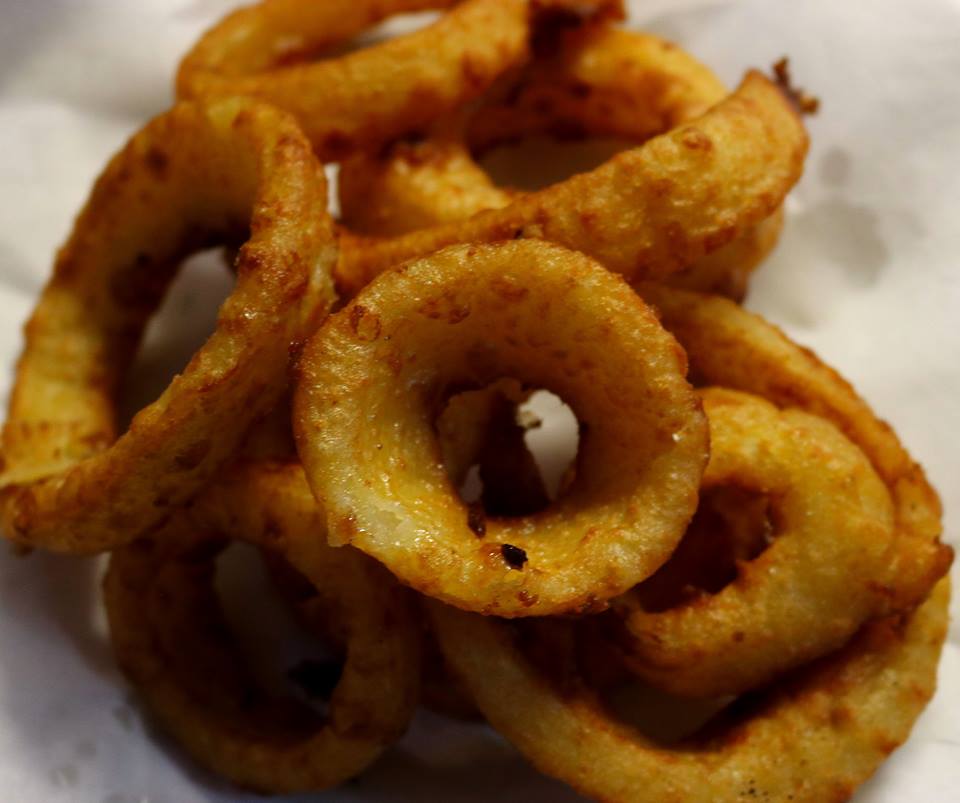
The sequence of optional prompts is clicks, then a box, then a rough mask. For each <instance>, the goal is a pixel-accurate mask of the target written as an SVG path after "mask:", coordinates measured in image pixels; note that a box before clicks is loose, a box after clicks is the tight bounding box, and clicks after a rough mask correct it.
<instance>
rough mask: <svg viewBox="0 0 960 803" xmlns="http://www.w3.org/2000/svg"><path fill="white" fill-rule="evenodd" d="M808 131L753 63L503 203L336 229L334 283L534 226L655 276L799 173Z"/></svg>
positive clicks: (534, 232)
mask: <svg viewBox="0 0 960 803" xmlns="http://www.w3.org/2000/svg"><path fill="white" fill-rule="evenodd" d="M807 144H808V140H807V134H806V131H805V129H804V127H803V123H802V121H801V119H800V113H799V111H798V109H797V107H796V106H795V105H794V101H793V99H792V96H791V95H790V93H789V92H788V91H787V90H786V89H784V88H783V87H781V86H780V85H778V84H776V83H775V82H773V81H771V80H769V79H768V78H766V77H765V76H763V75H762V74H761V73H759V72H756V71H752V72H749V73H748V74H747V76H746V77H745V78H744V80H743V82H742V83H741V84H740V86H739V88H738V89H737V90H736V91H735V92H734V93H733V94H731V95H729V96H728V97H727V98H725V99H724V100H723V101H721V102H720V103H718V104H717V105H716V106H714V107H713V108H712V109H710V110H709V111H707V112H706V113H704V114H703V115H702V116H700V117H698V118H696V119H694V120H691V121H690V122H688V123H686V124H683V125H680V126H677V127H676V128H673V129H671V130H670V131H669V132H667V133H665V134H662V135H660V136H657V137H654V138H653V139H650V140H648V141H647V142H645V143H644V144H643V145H641V146H640V147H637V148H633V149H631V150H627V151H624V152H622V153H619V154H617V155H616V156H614V157H613V158H612V159H610V160H609V161H607V162H606V163H604V164H603V165H601V166H600V167H598V168H597V169H595V170H592V171H590V172H588V173H581V174H578V175H575V176H572V177H571V178H569V179H567V180H565V181H562V182H560V183H558V184H554V185H553V186H551V187H547V188H546V189H544V190H541V191H539V192H534V193H530V194H527V195H523V196H521V197H520V198H518V199H517V200H516V201H514V202H513V203H511V204H510V205H509V206H506V207H504V208H502V209H490V210H486V211H484V212H480V213H478V214H476V215H474V216H473V217H470V218H468V219H466V220H463V221H454V222H450V223H445V224H441V225H438V226H434V227H431V228H428V229H423V230H420V231H414V232H411V233H409V234H406V235H402V236H399V237H395V238H389V239H384V240H377V239H376V238H364V237H360V236H357V235H350V234H349V233H348V232H343V233H341V239H340V243H341V254H340V259H339V261H338V264H337V283H338V286H339V287H340V288H341V289H342V290H343V291H344V292H345V293H346V294H348V295H349V294H352V293H356V292H357V291H358V290H359V289H360V288H361V287H363V286H364V285H365V284H367V282H369V281H370V279H372V278H373V277H374V276H376V275H377V274H378V273H380V272H382V271H383V270H386V269H387V268H389V267H391V266H393V265H396V264H399V263H400V262H403V261H405V260H409V259H413V258H416V257H420V256H423V255H425V254H429V253H432V252H433V251H436V250H438V249H440V248H442V247H444V246H447V245H451V244H454V243H465V242H491V241H496V240H507V239H515V238H537V239H544V240H549V241H551V242H555V243H557V244H559V245H563V246H566V247H568V248H572V249H574V250H578V251H582V252H583V253H585V254H587V255H589V256H591V257H593V258H594V259H596V260H598V261H599V262H601V263H602V264H603V265H605V266H606V267H608V268H609V269H610V270H613V271H616V272H618V273H622V274H624V275H625V276H627V277H628V278H631V279H640V278H645V279H657V278H663V277H665V276H667V275H669V274H671V273H675V272H677V271H679V270H681V269H682V268H684V267H686V266H688V265H691V264H692V263H694V262H695V261H696V260H698V259H700V258H702V257H704V256H705V255H707V254H709V253H711V252H713V251H716V250H717V249H719V248H721V247H722V246H724V245H727V244H728V243H731V242H733V241H735V240H737V239H738V238H739V237H742V236H743V235H744V234H745V233H746V232H747V231H748V230H749V229H750V228H751V227H753V226H756V225H757V224H759V223H761V222H762V221H764V220H766V219H767V218H769V217H770V216H771V215H772V214H773V213H774V212H775V211H776V210H777V209H778V207H779V206H780V204H781V203H782V202H783V199H784V197H785V196H786V194H787V192H788V191H789V190H790V188H791V187H792V186H793V185H794V184H795V183H796V181H797V180H798V179H799V177H800V174H801V172H802V168H803V160H804V157H805V155H806V151H807Z"/></svg>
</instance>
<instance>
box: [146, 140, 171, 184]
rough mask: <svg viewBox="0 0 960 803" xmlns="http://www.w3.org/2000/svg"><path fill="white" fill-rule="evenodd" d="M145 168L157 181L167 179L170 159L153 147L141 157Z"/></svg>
mask: <svg viewBox="0 0 960 803" xmlns="http://www.w3.org/2000/svg"><path fill="white" fill-rule="evenodd" d="M143 159H144V162H145V163H146V165H147V168H148V169H149V170H150V172H151V173H153V175H154V176H155V177H156V178H158V179H163V178H166V177H167V169H168V168H169V166H170V157H169V156H167V154H166V153H164V152H163V151H162V150H161V149H160V148H158V147H156V146H155V145H154V146H152V147H150V148H149V149H148V150H147V152H146V153H145V154H144V156H143Z"/></svg>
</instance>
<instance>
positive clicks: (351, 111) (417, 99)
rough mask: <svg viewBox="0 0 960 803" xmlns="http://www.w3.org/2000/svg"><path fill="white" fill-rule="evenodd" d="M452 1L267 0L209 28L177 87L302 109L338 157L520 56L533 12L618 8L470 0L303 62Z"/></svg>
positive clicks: (442, 107) (549, 0) (611, 0)
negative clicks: (402, 16) (380, 25)
mask: <svg viewBox="0 0 960 803" xmlns="http://www.w3.org/2000/svg"><path fill="white" fill-rule="evenodd" d="M450 6H454V3H453V1H452V0H390V2H382V0H339V1H338V0H324V2H311V3H304V2H302V0H263V1H262V2H260V3H257V4H255V5H252V6H248V7H246V8H241V9H239V10H237V11H235V12H233V13H232V14H230V15H229V16H227V17H225V18H224V19H223V20H221V21H220V22H219V23H218V24H217V25H215V26H214V27H213V28H211V29H210V30H209V31H207V33H206V34H204V36H203V37H202V38H201V39H200V41H199V42H197V44H196V45H195V46H194V48H193V49H192V50H191V51H190V53H188V54H187V56H186V57H185V58H184V60H183V62H182V64H181V65H180V71H179V74H178V76H177V93H178V96H179V97H183V98H208V97H222V96H224V95H246V96H252V97H256V98H260V99H262V100H265V101H268V102H269V103H271V104H273V105H276V106H279V107H280V108H282V109H286V110H287V111H289V112H292V113H293V114H294V115H295V116H296V117H297V119H298V120H299V122H300V124H301V125H302V126H303V128H304V131H305V132H306V134H307V136H308V137H309V138H310V140H311V142H313V144H314V147H315V148H316V151H317V154H318V156H319V157H320V158H321V159H323V160H324V161H328V160H336V159H339V158H341V157H343V156H345V155H346V154H348V153H351V152H355V151H356V150H359V149H363V148H370V147H373V146H375V145H377V144H378V143H382V142H385V141H388V140H390V139H392V138H394V137H396V136H399V135H400V134H403V133H405V132H407V131H410V130H412V129H415V128H417V127H418V126H423V125H426V124H427V123H429V122H430V121H431V120H433V119H435V118H436V116H437V115H439V114H442V113H443V112H445V111H450V110H452V109H454V108H456V107H457V106H459V105H461V104H462V103H464V102H465V101H467V100H469V99H470V98H473V97H476V96H477V95H479V94H480V93H481V92H483V90H485V89H486V88H487V87H488V86H489V85H490V84H491V83H492V82H493V81H494V80H495V79H496V78H497V77H498V76H499V75H500V74H501V73H503V72H504V71H506V70H508V69H510V68H511V67H514V66H516V65H519V64H521V63H523V61H525V60H526V58H527V57H528V48H529V40H530V37H531V34H532V30H533V26H534V25H535V22H536V17H537V15H538V13H539V12H542V11H544V10H546V11H554V12H560V13H562V12H564V11H567V12H569V13H574V11H576V10H578V9H580V8H586V10H587V11H592V10H596V9H599V10H600V11H602V12H604V13H613V14H617V13H619V6H620V4H619V2H618V1H617V0H594V1H593V2H590V1H589V0H588V2H586V3H576V2H573V1H572V0H465V2H462V3H459V4H457V5H455V6H454V7H453V8H450V10H449V11H447V12H446V13H445V14H444V15H443V17H441V19H440V20H438V21H437V22H436V23H434V24H433V25H431V26H429V27H427V28H425V29H423V30H421V31H416V32H414V33H411V34H408V35H406V36H401V37H398V38H396V39H392V40H390V41H387V42H382V43H379V44H376V45H373V46H371V47H368V48H364V49H361V50H358V51H355V52H353V53H348V54H347V55H344V56H340V57H338V58H332V59H327V60H321V61H315V62H311V61H309V59H310V57H311V56H315V55H316V54H317V53H319V52H322V51H323V50H324V49H329V48H330V47H332V46H334V45H337V44H339V43H342V42H344V41H346V40H349V39H350V38H351V37H353V36H356V35H357V34H359V33H361V32H363V31H364V30H365V29H366V28H368V27H369V26H371V25H373V24H375V23H377V22H379V21H381V20H383V19H385V18H386V17H388V16H390V15H392V14H397V13H402V12H409V11H421V10H425V9H442V8H448V7H450ZM594 7H595V8H594ZM424 54H429V57H428V58H425V57H424Z"/></svg>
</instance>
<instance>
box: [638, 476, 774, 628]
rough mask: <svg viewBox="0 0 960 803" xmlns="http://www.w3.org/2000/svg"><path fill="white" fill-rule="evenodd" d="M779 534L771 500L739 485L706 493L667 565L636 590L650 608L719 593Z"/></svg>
mask: <svg viewBox="0 0 960 803" xmlns="http://www.w3.org/2000/svg"><path fill="white" fill-rule="evenodd" d="M776 535H777V527H776V523H775V521H774V518H773V516H772V510H771V505H770V499H769V497H767V496H766V495H765V494H762V493H759V492H757V491H753V490H748V489H746V488H741V487H739V486H736V485H718V486H714V487H709V488H704V489H702V490H701V492H700V501H699V504H698V506H697V512H696V513H695V514H694V517H693V520H692V521H691V522H690V526H689V527H688V528H687V532H686V533H685V535H684V536H683V540H682V541H681V542H680V545H679V546H678V547H677V549H676V551H675V552H674V553H673V555H671V557H670V560H668V561H667V562H666V563H665V564H664V565H663V566H661V567H660V569H659V570H657V572H656V573H655V574H654V575H653V576H652V577H650V578H649V579H648V580H645V581H644V582H643V583H641V584H640V585H639V586H637V587H636V589H635V591H636V593H637V597H638V599H639V600H640V603H641V605H642V606H643V608H644V610H647V611H651V612H660V611H665V610H668V609H670V608H675V607H677V606H679V605H682V604H684V603H685V602H688V601H689V600H691V599H692V598H694V597H697V596H700V595H702V594H717V593H718V592H720V591H722V590H723V589H724V588H726V587H727V586H728V585H730V583H732V582H733V581H734V580H736V578H737V574H738V571H739V566H740V564H741V563H744V562H746V561H751V560H754V559H755V558H757V557H759V556H760V555H761V554H762V553H763V552H764V550H766V548H767V547H768V546H770V544H771V542H772V541H773V539H774V538H775V537H776Z"/></svg>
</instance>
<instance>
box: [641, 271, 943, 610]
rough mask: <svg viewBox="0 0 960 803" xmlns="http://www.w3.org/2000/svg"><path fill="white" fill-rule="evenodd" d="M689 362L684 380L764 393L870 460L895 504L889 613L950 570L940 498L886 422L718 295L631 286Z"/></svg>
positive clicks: (813, 361) (823, 368)
mask: <svg viewBox="0 0 960 803" xmlns="http://www.w3.org/2000/svg"><path fill="white" fill-rule="evenodd" d="M637 289H638V291H639V292H640V294H641V295H642V296H643V297H644V299H646V300H647V301H648V302H649V303H651V304H653V305H654V306H655V307H656V308H657V309H658V311H659V314H660V316H661V320H662V321H663V324H664V325H665V326H666V327H667V329H669V330H670V331H671V332H673V333H674V334H675V335H676V337H677V339H678V340H679V341H680V343H681V345H682V346H683V347H684V348H685V349H686V352H687V355H688V357H689V359H690V370H691V377H692V378H693V379H694V381H695V382H697V383H699V384H706V385H719V386H722V387H727V388H732V389H735V390H742V391H745V392H747V393H753V394H756V395H758V396H762V397H764V398H766V399H768V400H769V401H771V402H773V403H774V404H776V405H777V406H779V407H796V408H799V409H801V410H806V411H807V412H809V413H812V414H813V415H817V416H820V417H822V418H825V419H827V420H828V421H831V422H833V423H834V424H835V425H836V426H837V427H838V428H839V429H840V431H841V432H843V433H844V435H846V436H847V438H849V439H850V440H851V441H852V442H853V443H854V444H855V445H856V446H858V447H859V448H860V449H861V451H863V453H864V454H865V455H866V456H867V458H869V460H870V462H871V463H872V464H873V468H874V470H875V471H876V472H877V474H878V475H879V476H880V478H881V479H882V480H883V481H884V482H885V483H886V485H887V487H888V488H889V490H890V495H891V497H892V499H893V503H894V517H895V524H896V529H897V538H896V546H895V550H894V554H893V555H892V556H891V560H890V565H889V569H888V572H887V574H886V577H885V578H884V579H883V581H882V582H879V583H878V591H881V592H882V593H883V594H885V595H887V597H888V598H889V602H890V607H891V610H897V609H905V608H909V607H910V606H913V605H916V604H918V603H919V602H920V601H921V600H923V599H924V598H925V597H926V596H927V594H928V593H929V591H930V589H931V588H932V587H933V585H934V583H935V582H936V581H937V580H938V579H939V578H941V577H942V576H943V575H944V574H945V573H946V572H947V570H948V569H949V567H950V562H951V560H952V559H953V550H952V549H951V548H950V547H949V546H947V545H946V544H943V543H941V541H940V535H941V532H942V523H941V507H940V500H939V498H938V497H937V493H936V491H934V490H933V488H932V487H931V486H930V484H929V482H928V481H927V478H926V476H925V475H924V472H923V469H922V468H921V467H920V465H919V464H917V463H916V462H914V460H913V458H911V457H910V455H909V454H908V453H907V451H906V449H904V447H903V445H902V444H901V443H900V441H899V439H898V438H897V436H896V433H894V431H893V430H892V429H891V428H890V426H889V425H888V424H886V423H885V422H884V421H881V420H880V419H878V418H877V416H876V415H875V414H874V412H873V411H872V410H871V409H870V407H869V406H868V405H867V404H866V402H864V401H863V399H861V398H860V397H859V396H858V395H857V393H856V391H855V390H854V389H853V388H852V387H851V386H850V384H849V383H848V382H847V381H846V380H844V379H843V378H842V377H841V376H840V375H839V374H838V373H837V372H836V371H834V370H833V369H832V368H830V367H829V366H827V365H825V364H824V363H823V362H821V361H820V359H818V358H817V356H816V355H815V354H814V353H813V352H812V351H810V350H809V349H805V348H803V347H802V346H798V345H797V344H796V343H794V342H792V341H791V340H790V339H789V338H787V337H786V336H785V335H784V334H783V333H782V332H781V331H780V330H779V329H778V328H777V327H775V326H773V325H772V324H770V323H768V322H767V321H765V320H764V319H763V318H761V317H760V316H758V315H755V314H752V313H750V312H747V311H746V310H744V309H742V308H740V307H738V306H737V305H736V304H733V303H731V302H730V301H728V300H726V299H722V298H717V297H711V296H705V295H701V294H699V293H691V292H686V291H681V290H675V289H670V288H665V287H662V286H658V285H654V284H642V285H638V288H637Z"/></svg>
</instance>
